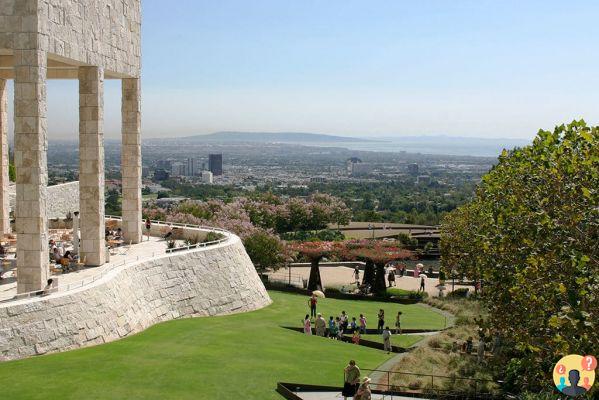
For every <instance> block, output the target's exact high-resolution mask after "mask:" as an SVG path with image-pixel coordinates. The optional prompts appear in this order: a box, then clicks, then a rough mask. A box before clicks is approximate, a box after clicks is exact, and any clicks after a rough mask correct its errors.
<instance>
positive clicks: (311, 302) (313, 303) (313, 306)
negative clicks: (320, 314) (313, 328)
mask: <svg viewBox="0 0 599 400" xmlns="http://www.w3.org/2000/svg"><path fill="white" fill-rule="evenodd" d="M317 304H318V299H317V298H316V295H315V294H314V293H312V296H311V297H310V300H308V305H309V306H310V317H316V305H317Z"/></svg>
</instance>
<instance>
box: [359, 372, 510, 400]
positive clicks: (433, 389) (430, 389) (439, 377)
mask: <svg viewBox="0 0 599 400" xmlns="http://www.w3.org/2000/svg"><path fill="white" fill-rule="evenodd" d="M361 370H362V371H369V372H371V373H373V372H374V373H379V374H381V373H382V374H384V375H386V377H387V383H386V384H385V383H380V382H373V383H371V385H373V386H381V387H384V388H386V389H384V391H387V392H389V391H392V389H393V388H400V389H402V388H403V389H408V390H409V391H412V392H416V391H419V392H423V393H426V392H436V393H437V394H440V393H443V394H444V395H445V396H446V395H448V394H449V395H453V394H455V395H457V396H461V395H462V394H463V392H458V391H455V390H451V389H442V388H440V387H438V385H437V386H435V378H436V379H437V382H438V381H439V380H445V379H450V380H453V381H456V380H457V381H468V382H474V394H475V395H479V396H486V395H492V393H490V392H481V391H480V390H479V388H480V386H479V384H481V383H493V384H496V385H499V386H501V385H502V384H503V381H499V380H498V381H495V380H492V379H480V378H469V377H462V376H445V375H435V374H424V373H415V372H401V371H389V370H380V369H368V368H362V369H361ZM392 375H403V376H416V377H423V378H430V380H431V381H430V387H425V388H422V389H420V390H415V389H410V387H409V386H406V385H396V384H391V376H392Z"/></svg>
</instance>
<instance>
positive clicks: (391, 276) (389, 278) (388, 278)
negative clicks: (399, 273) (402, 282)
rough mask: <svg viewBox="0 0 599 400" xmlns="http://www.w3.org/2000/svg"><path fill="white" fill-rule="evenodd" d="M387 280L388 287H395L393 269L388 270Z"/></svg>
mask: <svg viewBox="0 0 599 400" xmlns="http://www.w3.org/2000/svg"><path fill="white" fill-rule="evenodd" d="M387 280H388V281H389V287H391V286H395V270H394V269H393V268H389V274H388V275H387Z"/></svg>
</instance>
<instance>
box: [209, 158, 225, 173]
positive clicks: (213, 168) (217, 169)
mask: <svg viewBox="0 0 599 400" xmlns="http://www.w3.org/2000/svg"><path fill="white" fill-rule="evenodd" d="M208 170H209V171H210V172H212V174H213V175H214V176H219V175H222V174H223V155H222V154H209V155H208Z"/></svg>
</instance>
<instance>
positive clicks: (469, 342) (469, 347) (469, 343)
mask: <svg viewBox="0 0 599 400" xmlns="http://www.w3.org/2000/svg"><path fill="white" fill-rule="evenodd" d="M473 340H474V339H472V336H469V337H468V340H466V353H467V354H470V353H472V342H473Z"/></svg>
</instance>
